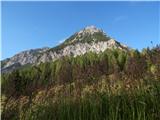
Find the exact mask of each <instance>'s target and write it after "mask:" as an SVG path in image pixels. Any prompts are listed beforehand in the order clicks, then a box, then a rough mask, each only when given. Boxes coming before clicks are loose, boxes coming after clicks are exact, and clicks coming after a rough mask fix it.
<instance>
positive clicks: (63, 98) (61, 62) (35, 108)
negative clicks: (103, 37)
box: [1, 42, 160, 120]
mask: <svg viewBox="0 0 160 120" xmlns="http://www.w3.org/2000/svg"><path fill="white" fill-rule="evenodd" d="M67 43H68V42H67ZM159 65H160V47H159V46H157V47H155V48H152V49H149V48H148V49H143V51H142V52H139V51H137V50H127V51H125V50H123V49H119V48H117V49H115V48H113V49H110V48H109V49H106V50H105V51H104V52H100V53H98V54H97V53H95V52H87V53H85V54H84V55H80V56H76V57H74V56H66V57H62V58H60V59H57V60H55V61H51V62H45V63H41V64H39V65H34V66H26V67H23V68H21V69H17V70H14V71H12V72H9V73H4V74H2V81H1V85H2V119H4V120H12V119H13V120H14V119H16V120H28V119H29V120H86V119H87V120H102V119H105V120H112V119H113V120H128V119H129V120H137V119H140V120H146V119H150V120H158V119H160V117H159V116H160V112H159V109H160V104H159V103H160V76H159V75H160V66H159Z"/></svg>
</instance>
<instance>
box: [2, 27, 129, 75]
mask: <svg viewBox="0 0 160 120" xmlns="http://www.w3.org/2000/svg"><path fill="white" fill-rule="evenodd" d="M114 48H115V49H116V48H118V49H123V50H127V49H128V47H127V46H126V45H123V44H121V43H119V42H118V41H116V40H114V39H113V38H111V37H109V36H108V35H107V34H106V33H105V32H104V31H103V30H101V29H98V28H96V27H95V26H87V27H85V28H84V29H82V30H80V31H79V32H76V33H75V34H73V35H72V36H71V37H69V38H68V39H66V40H65V41H64V42H63V43H61V44H60V45H58V46H56V47H53V48H48V47H45V48H41V49H31V50H27V51H23V52H20V53H18V54H16V55H14V56H13V57H11V58H7V59H5V60H3V61H1V71H2V73H3V72H8V71H11V70H14V69H16V68H19V67H22V66H25V65H37V64H40V63H44V62H49V61H55V60H56V59H59V58H61V57H63V56H74V57H76V56H78V55H83V54H85V53H87V52H95V53H97V54H98V53H100V52H103V51H105V50H106V49H114Z"/></svg>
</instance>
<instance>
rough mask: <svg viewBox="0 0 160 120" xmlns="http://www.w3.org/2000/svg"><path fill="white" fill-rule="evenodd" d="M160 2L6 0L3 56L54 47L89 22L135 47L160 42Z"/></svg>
mask: <svg viewBox="0 0 160 120" xmlns="http://www.w3.org/2000/svg"><path fill="white" fill-rule="evenodd" d="M159 8H160V2H133V1H132V2H129V1H128V2H2V58H1V59H5V58H8V57H11V56H13V55H14V54H16V53H18V52H20V51H23V50H27V49H33V48H41V47H46V46H49V47H54V46H56V45H58V44H59V43H60V42H61V41H63V40H64V39H66V38H67V37H69V36H70V35H72V34H73V33H75V32H77V31H79V30H81V29H82V28H84V27H86V26H88V25H95V26H96V27H98V28H101V29H103V30H104V31H105V32H106V33H107V34H108V35H109V36H111V37H113V38H115V39H116V40H117V41H119V42H121V43H124V44H126V45H128V46H130V47H132V48H136V49H139V50H141V49H142V48H144V47H148V46H150V47H151V46H152V45H151V41H153V44H158V43H160V36H159V33H160V24H159V21H160V19H159V16H160V9H159Z"/></svg>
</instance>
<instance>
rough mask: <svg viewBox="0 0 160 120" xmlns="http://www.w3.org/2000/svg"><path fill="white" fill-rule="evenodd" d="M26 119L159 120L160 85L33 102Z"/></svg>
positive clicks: (27, 110) (26, 111)
mask: <svg viewBox="0 0 160 120" xmlns="http://www.w3.org/2000/svg"><path fill="white" fill-rule="evenodd" d="M21 119H23V120H160V85H159V84H157V83H156V84H154V86H152V87H151V88H148V89H147V90H145V89H144V88H143V87H142V88H139V89H135V90H134V91H132V93H129V91H125V90H123V91H121V93H120V94H108V93H94V92H92V94H90V95H86V96H84V97H80V98H78V99H74V97H73V96H67V97H65V96H63V97H61V98H60V99H58V100H57V101H56V102H54V101H52V99H48V100H46V101H45V102H43V103H40V104H33V105H32V106H30V108H27V109H26V110H25V111H24V112H23V117H22V118H21Z"/></svg>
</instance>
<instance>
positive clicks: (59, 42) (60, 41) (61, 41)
mask: <svg viewBox="0 0 160 120" xmlns="http://www.w3.org/2000/svg"><path fill="white" fill-rule="evenodd" d="M65 40H66V39H62V40H59V41H58V44H61V43H63V42H64V41H65Z"/></svg>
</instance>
